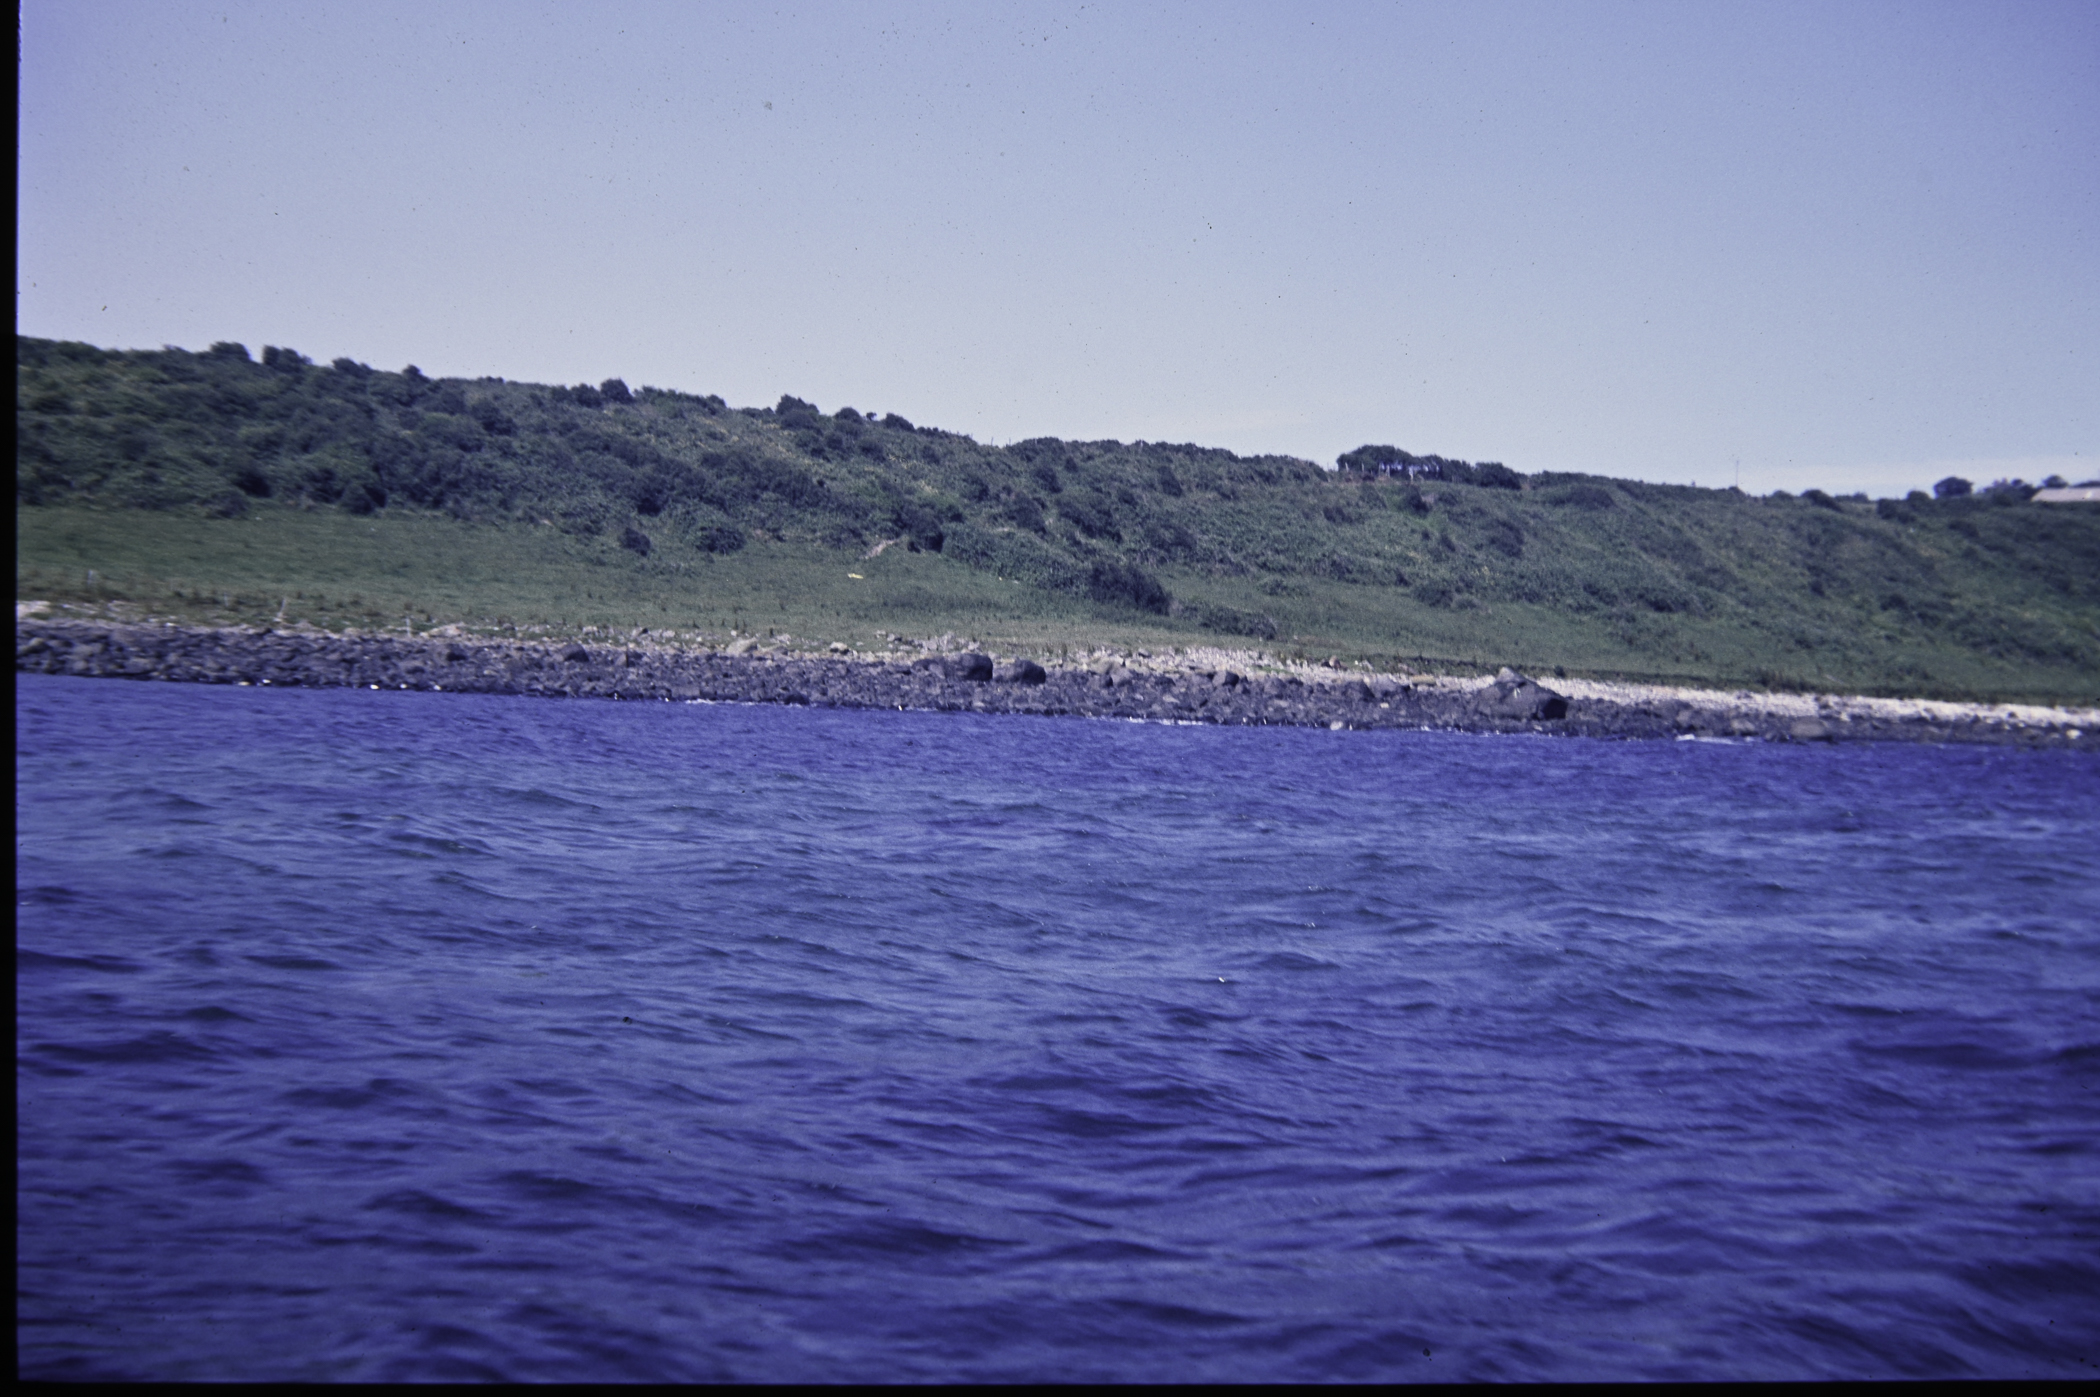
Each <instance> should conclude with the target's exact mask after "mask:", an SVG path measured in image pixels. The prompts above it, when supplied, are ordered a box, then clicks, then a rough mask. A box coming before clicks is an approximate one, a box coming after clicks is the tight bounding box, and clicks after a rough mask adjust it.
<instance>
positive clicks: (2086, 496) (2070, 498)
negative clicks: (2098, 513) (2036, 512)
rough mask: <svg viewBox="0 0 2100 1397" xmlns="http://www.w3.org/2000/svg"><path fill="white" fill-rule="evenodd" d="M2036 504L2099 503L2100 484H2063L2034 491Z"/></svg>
mask: <svg viewBox="0 0 2100 1397" xmlns="http://www.w3.org/2000/svg"><path fill="white" fill-rule="evenodd" d="M2034 502H2035V503H2036V504H2100V485H2065V486H2062V487H2060V488H2058V489H2054V490H2037V491H2035V492H2034Z"/></svg>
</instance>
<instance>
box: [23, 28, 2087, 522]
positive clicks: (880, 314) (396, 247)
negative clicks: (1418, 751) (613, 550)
mask: <svg viewBox="0 0 2100 1397" xmlns="http://www.w3.org/2000/svg"><path fill="white" fill-rule="evenodd" d="M21 46H22V47H21V51H22V70H21V137H20V142H21V145H20V167H19V168H20V173H19V181H20V183H19V214H18V219H19V226H18V232H19V240H18V247H19V251H18V254H17V256H18V262H17V267H16V282H15V285H16V292H15V304H16V323H17V326H18V328H19V329H20V330H21V331H22V332H24V333H28V334H35V335H47V336H55V337H62V338H70V339H81V340H87V341H90V342H92V343H96V344H101V345H117V346H157V345H161V344H178V345H183V346H187V347H191V348H202V347H203V346H205V345H207V344H209V343H210V342H212V341H214V340H220V339H235V340H241V341H243V342H245V343H247V344H248V345H249V346H250V347H251V348H258V347H259V346H261V345H262V344H265V343H270V344H283V345H289V346H291V347H293V348H296V349H298V350H300V351H302V352H304V353H306V354H309V355H312V356H313V357H314V358H316V359H318V360H321V361H324V362H325V361H326V360H329V359H332V358H334V357H336V356H338V355H349V356H350V357H352V358H355V359H360V360H364V361H366V362H369V363H371V364H374V365H376V366H379V367H384V368H399V367H401V366H402V365H404V364H407V363H410V362H414V363H416V364H419V365H420V366H421V367H422V368H423V369H424V371H425V372H428V373H432V374H451V375H464V376H480V375H485V374H487V375H501V376H503V377H507V378H513V379H529V380H542V381H553V382H577V381H586V380H587V381H590V382H596V381H598V380H600V379H603V378H607V377H610V376H614V375H618V376H620V377H623V378H625V379H626V380H627V381H628V382H630V383H633V384H642V383H649V384H656V385H660V386H663V387H670V388H681V389H686V390H690V391H696V392H716V393H721V394H723V395H724V396H725V397H727V398H728V399H729V400H730V401H731V402H733V403H737V404H769V403H771V402H773V401H774V400H775V399H777V398H778V397H779V396H780V395H781V394H782V393H795V394H797V395H799V396H801V397H804V398H808V399H811V400H813V401H815V402H817V403H818V404H819V405H820V406H822V407H824V408H825V409H827V410H830V409H833V408H836V407H838V406H839V405H841V404H851V405H854V406H856V407H860V408H862V409H863V410H867V409H877V410H887V411H896V412H901V413H903V414H905V415H906V416H909V417H911V418H913V419H914V420H917V421H922V422H929V423H933V424H936V425H940V426H944V427H948V428H950V429H952V430H957V431H966V432H969V433H971V434H973V435H975V436H977V437H978V438H980V439H983V440H994V441H1002V442H1003V441H1009V440H1014V439H1017V438H1021V437H1027V436H1038V435H1055V436H1063V437H1080V438H1096V437H1118V438H1122V439H1124V440H1133V439H1140V438H1142V439H1152V440H1169V441H1197V442H1201V443H1205V444H1209V445H1217V446H1226V447H1231V448H1233V449H1235V450H1239V451H1282V452H1288V453H1291V454H1294V455H1299V456H1305V457H1310V458H1313V459H1316V460H1319V461H1320V462H1322V463H1323V464H1327V463H1331V462H1332V460H1333V458H1334V456H1335V455H1336V454H1337V453H1338V452H1340V451H1343V450H1346V449H1348V448H1350V447H1353V446H1356V445H1358V444H1359V443H1362V442H1366V441H1371V442H1391V443H1394V444H1397V445H1400V446H1402V447H1406V448H1408V449H1410V450H1414V451H1418V452H1428V451H1435V452H1440V453H1443V454H1446V455H1455V456H1463V457H1466V458H1469V459H1474V460H1483V459H1485V460H1502V461H1505V462H1507V463H1508V464H1510V465H1511V466H1514V467H1516V468H1517V469H1519V470H1526V471H1532V470H1542V469H1561V470H1588V471H1597V472H1602V473H1606V474H1612V475H1622V476H1633V477H1639V478H1645V479H1652V480H1697V481H1699V482H1700V483H1702V484H1727V483H1729V482H1731V481H1732V480H1734V479H1736V478H1737V476H1736V472H1737V470H1738V466H1737V463H1738V461H1739V462H1740V479H1741V483H1742V485H1743V487H1744V488H1745V489H1748V490H1753V491H1758V492H1762V491H1765V490H1770V489H1774V488H1782V487H1783V488H1789V489H1800V488H1803V487H1804V486H1807V485H1822V486H1824V487H1825V488H1828V489H1832V490H1838V491H1850V490H1854V489H1864V490H1868V491H1870V492H1873V493H1877V494H1879V493H1886V492H1890V491H1900V490H1903V489H1907V488H1911V487H1913V486H1919V485H1929V484H1930V483H1931V481H1932V480H1933V479H1936V478H1937V477H1938V476H1939V475H1942V474H1945V473H1947V472H1948V471H1949V470H1957V469H1958V470H1960V471H1962V472H1963V473H1965V474H1968V475H1970V476H1972V478H1976V479H1978V480H1979V481H1981V480H1986V479H1989V478H1992V477H1993V476H1996V475H2012V474H2019V475H2025V476H2026V477H2027V478H2028V479H2036V478H2039V477H2040V476H2041V475H2043V474H2046V473H2047V472H2049V471H2051V470H2056V471H2061V472H2062V473H2064V474H2066V475H2068V476H2072V477H2073V478H2081V479H2082V478H2088V477H2091V476H2093V475H2100V4H2096V3H2093V2H2092V0H2082V2H2080V3H2045V2H2044V0H2032V2H2030V3H1984V2H1983V0H1978V2H1977V3H1965V4H1929V3H1917V4H1874V3H1861V2H1860V0H1846V2H1845V3H1828V0H1819V2H1818V3H1810V4H1799V5H1795V4H1756V3H1748V4H1687V3H1670V4H1584V3H1576V2H1575V0H1559V2H1558V3H1547V4H1536V5H1534V4H1495V3H1470V2H1469V3H1456V0H1453V3H1442V4H1282V3H1275V4H1264V5H1234V4H1227V3H1219V2H1218V0H1211V2H1210V3H1202V4H1194V5H1146V4H1097V3H1087V4H1073V3H1059V4H1019V5H998V4H990V3H969V4H888V5H884V4H873V3H854V4H836V5H827V4H792V3H753V4H693V3H679V4H643V3H636V4H611V3H607V4H597V5H592V4H580V3H554V4H537V3H515V2H514V3H492V4H484V3H445V0H421V3H412V4H387V3H378V2H377V0H352V3H343V4H310V3H300V2H299V0H272V3H268V4H249V3H237V4H228V3H219V4H196V3H186V2H185V0H147V2H146V3H128V2H120V3H89V2H88V0H25V3H24V4H23V5H22V9H21Z"/></svg>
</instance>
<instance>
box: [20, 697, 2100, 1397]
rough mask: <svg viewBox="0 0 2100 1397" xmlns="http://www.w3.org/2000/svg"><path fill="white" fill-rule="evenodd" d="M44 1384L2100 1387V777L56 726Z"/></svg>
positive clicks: (1198, 733)
mask: <svg viewBox="0 0 2100 1397" xmlns="http://www.w3.org/2000/svg"><path fill="white" fill-rule="evenodd" d="M18 685H19V688H18V691H17V693H18V697H17V700H16V714H17V719H16V722H17V726H16V731H17V750H18V755H17V775H18V780H19V787H18V794H17V797H16V802H17V803H16V809H17V816H18V821H19V832H18V835H17V856H18V865H17V874H16V877H17V886H18V893H17V908H18V919H19V920H18V932H17V946H18V950H17V966H18V974H17V981H16V984H17V988H16V1004H17V1011H18V1020H17V1025H18V1026H17V1033H18V1054H19V1056H18V1062H19V1082H20V1085H19V1087H18V1097H17V1107H18V1111H19V1115H20V1135H19V1155H20V1175H19V1177H20V1184H19V1189H20V1192H19V1195H18V1205H19V1223H18V1230H17V1245H18V1250H19V1258H20V1259H19V1261H18V1263H17V1265H18V1273H17V1274H18V1282H19V1287H20V1300H19V1309H18V1314H19V1330H18V1334H19V1345H20V1366H21V1371H22V1372H24V1373H26V1374H32V1375H38V1376H63V1375H71V1376H80V1377H90V1376H130V1377H142V1378H320V1379H350V1378H379V1379H405V1378H473V1377H487V1378H514V1379H607V1378H609V1379H623V1378H628V1379H746V1380H790V1379H800V1380H840V1379H895V1380H930V1379H943V1380H962V1379H1087V1378H1109V1379H1132V1380H1136V1379H1154V1380H1157V1379H1314V1380H1319V1379H1352V1380H1364V1379H1430V1380H1449V1379H1459V1378H1491V1379H1495V1378H1500V1379H1520V1378H1560V1379H1575V1378H1628V1377H1645V1378H1665V1377H1693V1378H1718V1377H1730V1378H1737V1377H1749V1378H1806V1377H1823V1376H1847V1377H1862V1376H1877V1377H1889V1376H1918V1375H2004V1376H2059V1377H2068V1376H2083V1375H2089V1374H2091V1373H2092V1372H2094V1371H2095V1364H2096V1362H2100V1345H2096V1334H2100V1261H2096V1258H2100V762H2096V761H2095V760H2094V759H2093V758H2091V757H2081V756H2078V755H2076V754H2065V753H2031V752H2014V751H1997V750H1989V749H1945V750H1933V749H1922V748H1915V747H1893V746H1891V747H1871V748H1869V747H1852V748H1836V749H1830V748H1820V749H1812V750H1811V749H1803V748H1796V747H1790V746H1764V745H1728V744H1709V743H1643V744H1616V743H1602V742H1583V741H1566V740H1552V739H1536V738H1510V737H1502V738H1492V737H1468V736H1458V735H1448V734H1394V733H1346V732H1345V733H1329V732H1324V731H1304V730H1275V729H1267V730H1264V729H1218V728H1207V727H1167V726H1157V725H1136V724H1127V723H1110V722H1082V721H1077V720H1058V719H1053V720H1037V719H1024V718H989V719H988V718H981V717H970V716H963V715H922V714H903V713H861V712H846V711H825V710H810V709H797V708H760V707H730V706H722V707H711V706H699V705H671V704H653V705H623V704H613V703H603V702H549V701H537V700H521V699H502V698H482V697H471V696H463V695H457V696H456V695H441V694H413V693H370V692H356V691H336V692H297V691H274V692H273V691H268V690H257V689H238V688H208V687H202V686H181V685H161V684H129V683H119V682H115V681H109V680H72V679H59V678H45V677H42V676H27V677H20V678H19V679H18Z"/></svg>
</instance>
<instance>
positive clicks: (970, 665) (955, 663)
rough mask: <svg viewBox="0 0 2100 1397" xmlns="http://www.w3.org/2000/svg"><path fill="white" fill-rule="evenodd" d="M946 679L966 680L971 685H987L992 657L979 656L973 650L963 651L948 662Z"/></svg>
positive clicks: (990, 675)
mask: <svg viewBox="0 0 2100 1397" xmlns="http://www.w3.org/2000/svg"><path fill="white" fill-rule="evenodd" d="M948 677H949V678H950V679H964V680H968V681H969V682H970V683H972V684H985V683H989V682H990V681H991V677H992V657H991V656H990V655H980V654H979V653H978V652H976V651H975V650H967V651H964V652H963V653H962V654H960V655H957V656H955V657H953V658H952V659H950V660H949V661H948Z"/></svg>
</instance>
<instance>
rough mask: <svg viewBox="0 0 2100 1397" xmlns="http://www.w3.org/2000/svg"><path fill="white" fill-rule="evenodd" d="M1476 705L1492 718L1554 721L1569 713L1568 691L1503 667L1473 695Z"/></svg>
mask: <svg viewBox="0 0 2100 1397" xmlns="http://www.w3.org/2000/svg"><path fill="white" fill-rule="evenodd" d="M1473 706H1474V707H1475V708H1476V709H1478V710H1479V711H1480V712H1481V713H1482V714H1483V715H1485V716H1487V717H1490V718H1517V719H1522V720H1524V721H1526V722H1554V721H1557V720H1559V719H1562V718H1565V717H1567V716H1568V700H1567V696H1566V695H1565V694H1556V693H1554V692H1553V691H1552V690H1551V689H1549V688H1547V687H1546V686H1545V685H1543V684H1541V683H1539V682H1538V681H1537V680H1536V679H1532V678H1529V677H1527V676H1525V675H1522V674H1519V673H1517V672H1516V671H1515V670H1513V669H1504V670H1503V671H1502V672H1501V673H1500V674H1498V675H1496V676H1495V682H1494V683H1492V684H1490V685H1488V686H1487V687H1486V688H1485V689H1482V690H1481V691H1480V692H1479V693H1478V694H1476V695H1475V696H1474V699H1473Z"/></svg>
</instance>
